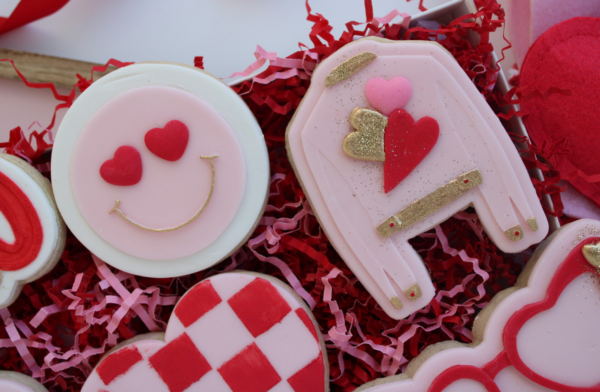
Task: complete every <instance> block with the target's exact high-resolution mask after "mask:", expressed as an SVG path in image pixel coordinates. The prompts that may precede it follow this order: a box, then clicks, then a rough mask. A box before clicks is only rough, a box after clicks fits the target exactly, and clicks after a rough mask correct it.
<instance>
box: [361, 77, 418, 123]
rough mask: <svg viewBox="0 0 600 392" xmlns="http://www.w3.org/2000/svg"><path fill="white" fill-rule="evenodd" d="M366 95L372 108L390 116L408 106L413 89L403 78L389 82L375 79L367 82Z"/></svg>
mask: <svg viewBox="0 0 600 392" xmlns="http://www.w3.org/2000/svg"><path fill="white" fill-rule="evenodd" d="M365 94H366V95H367V99H368V100H369V103H370V104H371V106H373V107H374V108H375V109H377V110H379V111H380V112H381V113H383V114H385V115H386V116H389V115H390V114H391V113H392V112H393V111H394V110H396V109H402V108H403V107H404V105H406V103H407V102H408V100H409V99H410V96H411V95H412V87H411V85H410V82H409V81H408V80H406V79H405V78H403V77H397V78H393V79H392V80H390V81H389V82H388V81H387V80H385V79H382V78H373V79H371V80H369V81H368V82H367V87H366V89H365Z"/></svg>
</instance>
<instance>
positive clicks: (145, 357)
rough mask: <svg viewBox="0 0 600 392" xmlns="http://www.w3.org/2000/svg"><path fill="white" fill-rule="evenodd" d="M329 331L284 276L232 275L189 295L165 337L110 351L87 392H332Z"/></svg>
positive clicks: (207, 282)
mask: <svg viewBox="0 0 600 392" xmlns="http://www.w3.org/2000/svg"><path fill="white" fill-rule="evenodd" d="M324 350H325V347H324V344H323V340H322V337H321V334H320V332H319V330H318V327H317V326H316V324H315V322H314V321H313V319H312V316H311V315H310V310H309V309H308V308H307V307H306V305H304V303H303V302H302V300H301V299H300V298H299V297H297V296H296V295H295V294H294V293H293V292H292V291H291V289H289V288H288V287H287V286H285V285H283V284H282V283H281V282H279V281H278V280H276V279H273V278H271V277H267V276H265V275H259V274H251V273H240V272H238V273H228V274H222V275H217V276H214V277H211V278H209V279H206V280H204V281H202V282H200V283H199V284H197V285H196V286H194V287H193V288H191V289H190V290H189V291H188V292H187V293H186V294H184V296H183V297H182V298H181V300H180V301H179V303H178V304H177V306H176V307H175V310H174V311H173V314H172V316H171V319H170V320H169V323H168V326H167V330H166V332H165V334H164V340H162V339H160V338H157V337H154V338H153V339H146V340H139V339H138V341H136V342H133V343H131V344H128V345H126V346H124V347H121V348H119V349H118V350H116V351H114V352H112V353H110V354H109V355H108V356H106V357H105V358H103V360H102V361H101V362H100V363H99V365H98V366H97V367H96V368H95V369H94V371H93V372H92V374H91V375H90V377H89V378H88V380H87V381H86V383H85V385H84V386H83V389H82V391H83V392H97V391H108V392H120V391H123V392H125V391H133V390H140V391H141V390H143V391H146V392H163V391H164V392H184V391H188V392H191V391H211V392H212V391H215V392H218V391H233V392H267V391H280V390H286V391H294V392H312V391H323V392H325V391H327V390H328V377H329V375H328V370H327V369H328V365H327V359H326V358H327V357H326V356H325V355H324V352H325V351H324Z"/></svg>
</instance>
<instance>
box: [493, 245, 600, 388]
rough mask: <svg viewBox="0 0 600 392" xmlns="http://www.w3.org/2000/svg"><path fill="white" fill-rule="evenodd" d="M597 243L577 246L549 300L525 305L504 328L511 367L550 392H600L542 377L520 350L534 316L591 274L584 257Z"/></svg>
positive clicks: (558, 273)
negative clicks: (520, 338) (522, 334)
mask: <svg viewBox="0 0 600 392" xmlns="http://www.w3.org/2000/svg"><path fill="white" fill-rule="evenodd" d="M595 242H598V239H597V238H588V239H586V240H585V241H583V242H581V243H580V244H579V245H577V246H576V247H575V248H574V249H573V250H572V251H571V253H569V255H568V256H567V258H566V259H565V261H564V262H563V263H562V264H561V266H560V267H559V268H558V270H557V271H556V273H555V274H554V278H553V279H552V281H551V282H550V285H549V286H548V291H547V293H546V298H545V299H544V300H543V301H540V302H536V303H534V304H529V305H527V306H524V307H523V308H522V309H520V310H519V311H517V312H516V313H515V314H513V315H512V316H511V318H510V319H509V320H508V323H507V324H506V327H505V328H504V332H503V334H502V340H503V342H504V348H505V350H506V355H507V357H508V359H509V360H510V362H511V364H512V365H513V366H514V367H515V368H516V369H517V370H518V371H519V372H520V373H521V374H523V375H524V376H525V377H527V378H529V379H530V380H531V381H533V382H535V383H537V384H539V385H541V386H544V387H546V388H548V389H552V390H556V391H562V392H591V391H596V392H597V391H600V385H595V386H593V387H589V388H587V387H573V386H569V385H564V384H560V383H557V382H555V381H552V380H549V379H547V378H545V377H542V376H540V375H539V374H537V373H535V372H534V371H533V370H531V369H530V368H529V367H528V366H527V365H526V364H525V363H524V362H523V360H522V359H521V357H520V356H519V351H518V349H517V335H518V334H519V331H520V330H521V328H522V327H523V325H524V324H525V323H526V322H527V321H528V320H529V319H531V318H532V317H533V316H535V315H537V314H538V313H541V312H544V311H546V310H548V309H550V308H552V307H553V306H554V305H556V301H557V300H558V298H559V297H560V295H561V294H562V292H563V290H564V289H565V288H566V287H567V286H568V285H569V283H571V282H572V281H573V280H574V279H575V278H577V277H578V276H579V275H581V274H584V273H586V272H590V271H591V267H590V265H589V264H588V263H587V261H586V260H585V258H584V256H583V253H582V248H583V246H584V245H586V244H590V243H595Z"/></svg>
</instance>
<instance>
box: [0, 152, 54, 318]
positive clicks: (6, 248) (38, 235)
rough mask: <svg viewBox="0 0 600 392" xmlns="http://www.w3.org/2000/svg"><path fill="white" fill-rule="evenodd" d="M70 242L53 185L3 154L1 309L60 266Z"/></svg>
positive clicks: (0, 162)
mask: <svg viewBox="0 0 600 392" xmlns="http://www.w3.org/2000/svg"><path fill="white" fill-rule="evenodd" d="M65 239H66V228H65V224H64V222H63V220H62V218H61V217H60V214H59V213H58V210H57V209H56V205H55V204H54V198H53V197H52V187H51V186H50V182H49V181H48V180H46V179H45V178H44V177H43V176H42V175H41V174H40V173H39V172H38V171H37V170H35V169H34V168H33V167H32V166H31V165H29V164H28V163H27V162H25V161H23V160H22V159H20V158H16V157H14V156H12V155H8V154H0V274H1V275H0V308H4V307H7V306H8V305H10V304H11V303H12V302H13V301H14V300H15V299H16V297H17V296H18V295H19V293H20V292H21V287H22V286H23V285H24V284H25V283H27V282H32V281H34V280H36V279H37V278H39V277H41V276H43V275H44V274H46V273H47V272H48V271H50V270H51V269H52V268H53V267H54V266H55V265H56V263H57V262H58V260H59V259H60V256H61V254H62V251H63V249H64V247H65Z"/></svg>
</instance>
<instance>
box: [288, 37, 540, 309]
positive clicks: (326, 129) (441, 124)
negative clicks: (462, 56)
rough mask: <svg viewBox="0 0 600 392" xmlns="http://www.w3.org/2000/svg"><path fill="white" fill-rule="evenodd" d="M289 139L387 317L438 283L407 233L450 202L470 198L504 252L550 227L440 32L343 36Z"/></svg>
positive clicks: (443, 212) (311, 190) (460, 203)
mask: <svg viewBox="0 0 600 392" xmlns="http://www.w3.org/2000/svg"><path fill="white" fill-rule="evenodd" d="M287 143H288V154H289V157H290V160H291V161H292V162H293V164H294V168H295V171H296V173H297V175H298V178H299V179H300V181H301V183H302V185H303V187H304V190H305V192H306V194H307V197H308V199H309V201H310V203H311V206H312V207H313V210H314V211H315V213H316V214H317V215H318V217H319V220H320V222H321V224H322V226H323V229H324V230H325V232H326V233H327V236H328V238H329V239H330V240H331V242H332V244H333V246H334V247H335V248H336V250H337V251H338V252H339V253H340V255H341V256H342V257H343V258H344V260H345V261H346V263H347V264H348V265H349V267H350V268H351V269H352V271H353V272H354V273H355V274H356V276H357V277H358V278H359V279H360V280H361V282H362V283H363V285H364V286H365V287H366V288H367V290H368V291H369V292H370V293H371V294H372V295H373V297H374V298H375V299H376V301H377V302H378V303H379V305H380V306H381V307H382V308H383V309H384V310H385V312H386V313H387V314H388V315H390V316H391V317H393V318H396V319H401V318H404V317H406V316H408V315H410V314H411V313H413V312H415V311H417V310H419V309H420V308H422V307H424V306H426V305H427V304H428V303H429V302H430V301H431V299H432V298H433V297H434V294H435V293H434V287H433V284H432V282H431V279H430V277H429V274H428V272H427V269H426V268H425V266H424V264H423V262H422V261H421V259H420V257H419V255H418V254H417V253H416V251H415V250H414V249H413V248H412V247H411V246H410V244H409V243H408V240H409V239H410V238H413V237H414V236H416V235H418V234H420V233H423V232H425V231H427V230H429V229H431V228H432V227H434V226H436V225H438V224H439V223H441V222H443V221H444V220H446V219H448V218H449V217H451V216H452V215H453V214H455V213H456V212H458V211H460V210H462V209H464V208H466V207H468V206H473V207H475V210H476V211H477V214H478V215H479V218H480V219H481V222H482V223H483V225H484V227H485V229H486V231H487V233H488V234H489V236H490V237H491V239H492V240H493V241H494V242H495V243H496V245H497V246H498V247H499V248H500V249H502V250H503V251H505V252H520V251H522V250H524V249H526V248H527V247H529V246H531V245H532V244H535V243H538V242H540V241H541V240H542V239H543V238H544V237H545V236H546V234H547V232H548V223H547V222H546V219H545V215H544V212H543V209H542V206H541V204H540V202H539V200H538V198H537V196H536V193H535V189H534V188H533V185H532V183H531V180H530V179H529V176H528V173H527V170H526V169H525V166H524V165H523V162H522V161H521V158H520V157H519V154H518V152H517V150H516V149H515V147H514V145H513V144H512V142H511V140H510V138H509V136H508V134H507V133H506V131H505V130H504V128H503V127H502V125H501V123H500V121H499V120H498V118H497V117H496V115H495V114H494V112H493V111H492V109H491V108H490V107H489V106H488V104H487V103H486V102H485V100H484V98H483V97H482V95H481V94H480V93H479V92H478V91H477V89H476V88H475V86H473V84H472V82H471V81H470V80H469V78H468V77H467V75H466V74H465V73H464V72H463V70H462V69H461V68H460V66H459V65H458V64H457V63H456V61H455V60H454V58H453V57H452V55H451V54H450V53H449V52H447V51H446V50H444V49H443V48H442V47H441V46H440V45H438V44H436V43H432V42H393V41H386V40H381V39H363V40H359V41H357V42H354V43H351V44H349V45H346V46H344V47H343V48H342V49H340V50H339V51H337V52H336V53H334V54H333V55H332V56H331V57H329V58H327V59H326V60H325V61H324V62H323V63H321V64H320V65H319V67H318V68H317V70H316V71H315V72H314V74H313V76H312V82H311V86H310V89H309V90H308V92H307V94H306V96H305V98H304V99H303V101H302V103H301V105H300V108H299V109H298V111H297V112H296V115H295V117H294V119H293V121H292V122H291V124H290V126H289V128H288V131H287Z"/></svg>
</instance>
